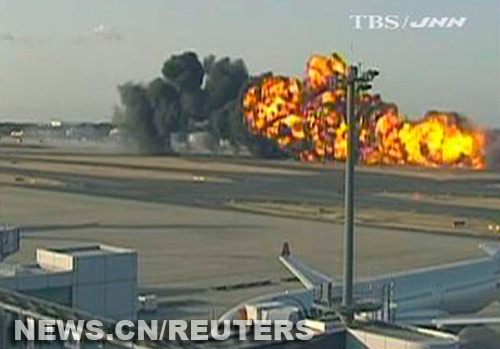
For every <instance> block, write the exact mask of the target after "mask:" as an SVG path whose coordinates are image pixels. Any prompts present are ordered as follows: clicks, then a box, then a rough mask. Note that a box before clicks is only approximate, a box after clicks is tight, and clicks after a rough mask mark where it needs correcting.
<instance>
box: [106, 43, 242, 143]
mask: <svg viewBox="0 0 500 349" xmlns="http://www.w3.org/2000/svg"><path fill="white" fill-rule="evenodd" d="M248 79H249V76H248V71H247V68H246V66H245V63H244V62H243V61H242V60H241V59H238V60H231V59H230V58H227V57H225V58H221V59H219V60H217V59H216V57H215V56H213V55H210V56H208V57H206V58H205V59H204V60H203V63H202V62H200V60H199V58H198V56H197V55H196V53H194V52H184V53H182V54H179V55H173V56H171V57H170V58H169V59H168V60H167V61H165V63H164V64H163V66H162V69H161V76H160V77H158V78H156V79H154V80H153V81H151V82H149V83H148V84H147V85H145V86H143V85H141V84H136V83H126V84H124V85H121V86H119V88H118V92H119V94H120V100H121V106H120V107H118V108H117V109H116V111H115V115H114V118H113V121H114V123H115V125H116V126H117V127H118V128H119V129H120V130H121V131H122V133H123V134H124V136H125V139H126V140H127V141H128V143H129V144H135V145H136V148H137V149H138V150H139V151H140V152H143V153H158V152H167V153H168V152H170V151H171V148H172V147H171V140H170V139H171V135H172V133H174V132H176V133H178V134H179V135H180V136H181V137H180V138H181V139H183V138H184V139H185V138H186V135H187V133H188V132H190V131H192V130H193V128H194V127H195V126H194V125H200V124H202V125H205V126H204V128H205V131H208V132H210V133H211V134H212V136H213V138H214V139H215V141H216V142H214V143H215V144H218V141H219V140H221V139H223V140H227V141H229V142H230V143H231V144H232V145H233V146H234V147H238V146H239V145H241V144H244V143H245V142H247V141H248V139H249V137H248V131H247V130H246V127H245V125H244V122H243V109H242V98H243V95H244V92H245V89H246V87H247V84H248Z"/></svg>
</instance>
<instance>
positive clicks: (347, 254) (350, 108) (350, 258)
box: [342, 65, 378, 323]
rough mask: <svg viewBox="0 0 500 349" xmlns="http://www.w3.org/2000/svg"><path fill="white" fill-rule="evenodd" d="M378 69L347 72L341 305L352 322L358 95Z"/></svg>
mask: <svg viewBox="0 0 500 349" xmlns="http://www.w3.org/2000/svg"><path fill="white" fill-rule="evenodd" d="M377 75H378V71H376V70H368V71H366V72H364V73H362V74H361V76H359V71H358V67H356V66H354V65H352V66H350V67H349V70H348V73H347V80H346V85H347V86H346V87H347V108H346V123H347V154H346V165H345V194H344V195H345V212H344V266H343V267H344V280H343V290H342V308H343V311H344V316H345V319H346V321H347V322H348V323H349V322H351V321H352V320H353V318H354V312H355V306H356V305H355V304H354V299H353V290H354V170H355V162H356V156H355V145H356V144H357V143H358V142H357V137H358V134H357V115H356V114H357V111H356V103H357V94H358V91H361V90H368V89H370V88H371V85H370V84H369V82H370V81H372V80H373V79H374V78H375V77H376V76H377Z"/></svg>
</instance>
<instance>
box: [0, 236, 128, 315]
mask: <svg viewBox="0 0 500 349" xmlns="http://www.w3.org/2000/svg"><path fill="white" fill-rule="evenodd" d="M18 249H19V231H18V230H17V229H3V230H2V233H1V239H0V250H1V251H2V252H4V253H3V254H2V257H5V255H6V254H12V253H15V252H16V251H17V250H18ZM0 289H7V290H10V291H14V292H18V293H22V294H25V295H27V296H31V297H35V298H38V299H41V300H45V301H49V302H52V303H56V304H59V305H62V306H65V307H68V308H73V309H77V310H81V311H83V312H86V313H89V314H92V315H95V316H99V317H103V318H106V319H110V320H123V319H128V320H135V319H136V308H137V307H136V300H137V253H136V252H135V251H133V250H129V249H124V248H118V247H112V246H107V245H102V244H80V245H71V246H64V247H54V248H38V249H37V250H36V260H35V261H34V262H33V263H29V264H15V265H12V264H7V263H2V264H0Z"/></svg>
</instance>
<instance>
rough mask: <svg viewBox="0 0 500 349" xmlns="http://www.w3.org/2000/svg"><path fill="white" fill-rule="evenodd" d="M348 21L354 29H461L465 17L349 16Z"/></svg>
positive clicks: (465, 19)
mask: <svg viewBox="0 0 500 349" xmlns="http://www.w3.org/2000/svg"><path fill="white" fill-rule="evenodd" d="M349 19H350V21H351V23H352V24H353V27H354V29H357V30H360V29H370V30H380V29H389V30H397V29H453V28H463V26H464V25H465V23H466V22H467V17H430V16H426V17H421V18H418V19H412V18H410V16H398V15H385V16H382V15H350V16H349Z"/></svg>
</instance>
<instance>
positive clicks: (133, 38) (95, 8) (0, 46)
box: [0, 0, 500, 127]
mask: <svg viewBox="0 0 500 349" xmlns="http://www.w3.org/2000/svg"><path fill="white" fill-rule="evenodd" d="M499 3H500V2H499V1H498V0H481V1H473V0H411V1H409V0H385V1H381V0H364V1H361V0H300V1H299V0H267V1H264V0H249V1H243V0H198V1H194V0H178V1H177V0H1V1H0V119H1V120H18V121H24V120H50V119H51V118H53V117H54V118H60V119H62V120H67V121H80V120H91V121H98V120H109V119H110V116H111V114H112V109H113V106H114V105H115V104H117V103H118V96H117V91H116V86H117V84H120V83H123V82H126V81H128V80H134V81H149V80H151V79H152V78H154V77H155V76H157V75H158V74H159V72H160V67H161V65H162V63H163V61H164V60H165V59H166V58H167V57H168V56H169V55H171V54H174V53H180V52H182V51H184V50H187V49H189V50H194V51H196V52H197V53H198V54H199V55H200V56H205V55H207V54H210V53H214V54H217V55H229V56H231V57H234V58H243V59H244V61H245V62H246V64H247V67H248V68H249V70H250V72H252V73H259V72H263V71H269V70H272V71H274V72H275V73H281V74H293V75H302V74H303V71H304V66H305V62H306V61H307V59H308V57H309V56H310V55H311V54H312V53H324V54H327V53H330V52H333V51H339V52H341V53H343V54H344V56H345V57H348V58H350V59H354V60H356V61H362V62H363V64H364V65H365V66H374V67H377V68H379V69H380V71H381V76H380V77H379V78H378V79H377V81H376V83H375V90H376V91H379V92H381V93H382V95H383V97H384V99H386V100H389V101H394V102H396V103H398V104H399V106H400V109H401V110H402V111H403V112H404V113H405V114H407V115H408V116H409V117H411V118H417V117H420V116H421V115H423V114H424V113H425V112H426V111H427V110H428V109H442V110H455V111H458V112H462V113H465V114H467V115H470V116H471V117H473V118H474V119H475V120H476V122H477V123H479V124H482V125H490V126H496V127H498V126H500V107H499V95H500V62H499V60H500V52H499V51H500V49H499V45H500V37H499V32H500V10H499V7H500V5H499ZM351 14H370V15H384V16H385V15H399V16H401V17H404V16H406V15H409V16H411V19H412V20H417V21H418V20H420V19H421V18H423V17H425V16H436V17H445V16H455V17H461V16H465V17H467V22H466V23H465V25H464V27H463V28H461V29H457V28H454V29H425V30H416V29H400V30H386V29H384V30H367V29H366V30H355V29H354V28H353V24H354V23H353V21H350V19H349V15H351Z"/></svg>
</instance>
